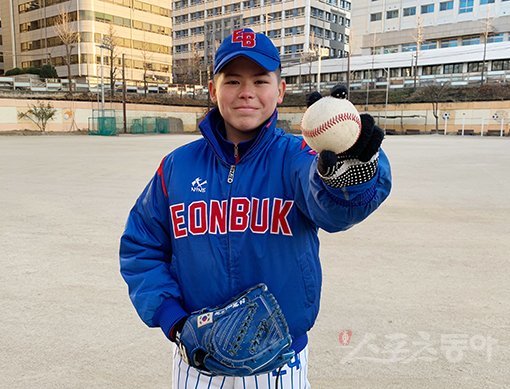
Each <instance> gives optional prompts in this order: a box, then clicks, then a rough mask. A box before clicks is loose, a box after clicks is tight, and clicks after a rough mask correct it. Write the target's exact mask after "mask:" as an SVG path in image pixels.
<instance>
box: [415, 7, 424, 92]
mask: <svg viewBox="0 0 510 389" xmlns="http://www.w3.org/2000/svg"><path fill="white" fill-rule="evenodd" d="M413 39H414V42H415V43H416V52H415V54H414V65H413V68H414V70H413V73H414V89H416V82H417V78H418V56H419V55H420V49H421V44H422V43H423V20H422V18H421V16H418V24H417V25H416V35H415V36H413Z"/></svg>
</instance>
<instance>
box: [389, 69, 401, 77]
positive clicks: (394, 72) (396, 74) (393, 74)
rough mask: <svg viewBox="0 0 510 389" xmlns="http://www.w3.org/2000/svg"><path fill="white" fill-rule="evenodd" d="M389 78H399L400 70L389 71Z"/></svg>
mask: <svg viewBox="0 0 510 389" xmlns="http://www.w3.org/2000/svg"><path fill="white" fill-rule="evenodd" d="M390 77H400V68H393V69H390Z"/></svg>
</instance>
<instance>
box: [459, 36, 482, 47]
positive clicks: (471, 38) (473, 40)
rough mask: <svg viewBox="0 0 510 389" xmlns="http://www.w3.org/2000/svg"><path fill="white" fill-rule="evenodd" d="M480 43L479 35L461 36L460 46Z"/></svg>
mask: <svg viewBox="0 0 510 389" xmlns="http://www.w3.org/2000/svg"><path fill="white" fill-rule="evenodd" d="M479 44H480V36H478V35H474V36H468V37H465V38H462V46H471V45H479Z"/></svg>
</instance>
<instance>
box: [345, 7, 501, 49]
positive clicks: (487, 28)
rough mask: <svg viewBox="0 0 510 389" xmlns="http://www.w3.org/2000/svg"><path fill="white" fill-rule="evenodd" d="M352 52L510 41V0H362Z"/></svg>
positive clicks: (355, 9) (354, 20) (356, 10)
mask: <svg viewBox="0 0 510 389" xmlns="http://www.w3.org/2000/svg"><path fill="white" fill-rule="evenodd" d="M352 26H353V27H352V30H351V47H352V53H353V54H370V53H372V54H384V53H396V52H405V51H415V50H417V49H419V50H428V49H436V48H444V47H455V46H467V45H474V44H479V43H483V42H484V39H485V37H486V36H487V42H489V43H490V42H503V41H507V40H509V33H510V0H357V1H356V2H355V5H354V6H353V10H352Z"/></svg>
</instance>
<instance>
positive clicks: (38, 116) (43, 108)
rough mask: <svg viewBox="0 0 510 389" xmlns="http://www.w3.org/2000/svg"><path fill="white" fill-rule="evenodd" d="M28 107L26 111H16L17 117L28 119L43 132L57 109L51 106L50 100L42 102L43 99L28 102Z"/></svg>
mask: <svg viewBox="0 0 510 389" xmlns="http://www.w3.org/2000/svg"><path fill="white" fill-rule="evenodd" d="M28 107H29V110H28V111H26V112H19V113H18V119H29V120H31V121H32V122H34V123H35V124H36V125H37V127H39V129H40V130H41V132H45V131H46V125H47V124H48V122H49V121H50V120H53V119H54V118H55V115H56V114H57V110H56V109H55V108H53V106H52V105H51V103H50V102H47V103H44V102H43V101H38V102H37V103H35V104H29V106H28Z"/></svg>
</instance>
